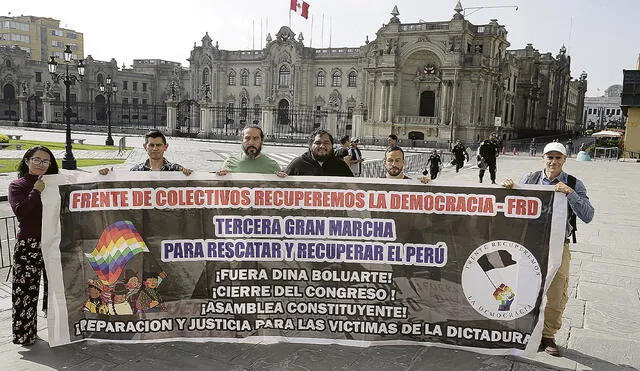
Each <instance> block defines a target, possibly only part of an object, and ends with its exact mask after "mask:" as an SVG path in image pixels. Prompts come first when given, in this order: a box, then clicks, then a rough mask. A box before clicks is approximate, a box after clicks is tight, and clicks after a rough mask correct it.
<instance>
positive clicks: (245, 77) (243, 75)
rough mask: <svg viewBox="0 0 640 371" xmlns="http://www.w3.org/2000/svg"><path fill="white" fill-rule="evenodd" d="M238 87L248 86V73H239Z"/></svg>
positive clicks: (243, 71) (244, 71)
mask: <svg viewBox="0 0 640 371" xmlns="http://www.w3.org/2000/svg"><path fill="white" fill-rule="evenodd" d="M240 85H242V86H247V85H249V71H247V70H242V72H240Z"/></svg>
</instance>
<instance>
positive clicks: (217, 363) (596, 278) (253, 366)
mask: <svg viewBox="0 0 640 371" xmlns="http://www.w3.org/2000/svg"><path fill="white" fill-rule="evenodd" d="M178 142H180V144H177V143H178ZM212 146H213V145H212V144H210V143H209V144H206V145H204V146H200V145H198V144H196V142H193V143H190V142H188V141H184V143H183V142H182V141H178V140H174V141H172V142H171V145H170V147H169V151H170V152H169V153H168V154H167V157H168V158H171V159H173V160H175V161H176V162H180V163H185V164H197V166H194V168H196V170H198V169H199V168H202V169H207V171H210V169H211V167H212V166H216V164H218V163H219V162H220V161H222V158H220V156H218V155H217V154H216V152H215V151H214V150H212V148H211V147H212ZM207 147H208V148H207ZM215 147H216V148H217V145H216V146H215ZM236 148H237V147H236ZM269 150H271V151H272V152H274V153H277V152H278V151H277V150H274V149H273V148H269ZM301 151H302V150H301ZM372 155H373V154H372ZM140 158H142V159H144V158H145V154H144V152H142V153H141V154H140V153H138V151H137V150H134V151H133V152H132V153H130V154H129V156H128V159H127V162H126V165H123V166H124V167H126V166H129V165H130V164H131V163H135V162H138V161H139V160H140ZM541 167H542V160H541V159H540V158H531V157H528V156H501V157H500V158H499V159H498V179H503V178H505V177H511V178H515V179H519V178H520V176H521V175H522V174H524V173H525V172H528V171H534V170H538V169H540V168H541ZM565 170H567V171H568V172H569V173H572V174H574V175H576V176H577V177H578V178H580V179H582V180H583V181H584V182H585V184H586V186H587V189H588V191H589V196H590V198H591V200H592V203H593V205H594V207H595V209H596V214H595V218H594V220H593V221H592V222H591V223H590V224H584V223H582V222H580V221H579V222H578V244H575V245H572V247H571V248H572V254H573V257H572V262H571V277H570V298H569V303H568V307H567V310H566V311H565V318H564V326H563V328H562V330H561V331H560V333H559V334H558V336H557V341H558V343H559V345H561V346H562V347H563V348H568V349H567V350H566V351H565V352H564V353H563V354H564V357H563V358H554V357H551V356H548V355H546V354H544V353H538V354H537V355H536V357H535V358H533V359H519V358H514V357H498V356H486V355H481V354H476V353H472V352H464V351H453V350H448V349H442V348H437V347H423V346H381V347H371V348H357V347H346V346H333V345H332V346H327V345H309V344H272V345H264V344H235V343H214V342H209V343H187V342H169V343H157V344H109V343H98V342H80V343H76V344H70V345H66V346H62V347H57V348H49V346H48V344H47V343H46V339H47V329H46V322H45V321H44V318H42V321H40V333H39V335H40V336H41V337H42V338H43V339H44V340H43V341H39V342H37V343H36V344H35V345H34V346H32V347H29V348H27V347H20V346H16V345H13V344H12V343H11V335H10V334H11V309H10V307H11V297H10V287H9V286H10V284H7V283H5V282H4V281H3V279H4V277H6V274H7V272H6V270H0V278H1V279H2V281H3V283H2V284H1V285H0V352H1V353H0V354H1V355H0V360H1V362H2V363H1V366H0V368H1V369H7V370H51V369H65V370H112V369H113V370H126V369H135V370H177V369H189V370H367V371H369V370H558V369H560V370H635V369H638V368H640V319H639V316H638V313H640V213H638V210H640V199H639V198H638V197H635V196H634V195H633V191H634V190H635V189H637V184H640V164H637V163H619V162H589V163H586V162H576V161H574V160H573V159H569V160H568V162H567V164H566V165H565ZM487 177H488V174H486V175H485V182H486V181H487V180H488V179H487ZM436 182H437V183H439V184H443V185H446V184H477V182H478V179H477V169H474V168H472V167H467V168H464V169H463V170H461V172H460V173H459V174H456V173H455V171H453V169H451V168H447V169H445V170H444V171H443V172H442V174H441V175H440V176H439V177H438V180H436ZM487 186H488V187H491V185H487Z"/></svg>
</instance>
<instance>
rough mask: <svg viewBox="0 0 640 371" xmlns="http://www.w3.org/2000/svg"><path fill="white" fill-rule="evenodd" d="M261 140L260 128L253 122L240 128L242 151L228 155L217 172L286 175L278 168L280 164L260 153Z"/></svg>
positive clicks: (262, 140)
mask: <svg viewBox="0 0 640 371" xmlns="http://www.w3.org/2000/svg"><path fill="white" fill-rule="evenodd" d="M263 142H264V133H263V132H262V128H261V127H260V126H258V125H253V124H251V125H247V126H246V127H245V128H244V129H243V130H242V153H239V154H236V155H232V156H229V158H227V159H226V160H225V161H224V163H223V164H222V168H221V170H219V171H218V172H217V174H218V175H227V174H229V173H257V174H276V175H278V176H279V177H286V176H287V174H286V173H284V172H283V171H281V170H280V165H278V163H277V162H275V161H274V160H272V159H270V158H269V157H267V156H266V155H264V154H262V153H261V152H262V143H263Z"/></svg>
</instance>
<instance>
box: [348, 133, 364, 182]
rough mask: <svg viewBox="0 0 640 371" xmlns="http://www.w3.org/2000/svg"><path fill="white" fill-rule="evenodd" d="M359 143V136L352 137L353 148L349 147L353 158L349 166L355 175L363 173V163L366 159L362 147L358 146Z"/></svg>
mask: <svg viewBox="0 0 640 371" xmlns="http://www.w3.org/2000/svg"><path fill="white" fill-rule="evenodd" d="M359 144H360V139H359V138H356V137H353V138H351V148H350V149H349V156H351V159H350V160H349V167H350V168H351V172H352V173H353V176H360V173H362V163H363V162H364V160H363V159H362V152H360V148H358V145H359Z"/></svg>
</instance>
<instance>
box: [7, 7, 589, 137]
mask: <svg viewBox="0 0 640 371" xmlns="http://www.w3.org/2000/svg"><path fill="white" fill-rule="evenodd" d="M454 11H455V13H454V14H453V17H452V19H451V20H448V21H442V22H420V23H402V22H401V20H400V18H399V12H398V10H397V8H395V7H394V9H393V11H392V13H391V18H390V20H389V22H388V23H387V24H384V25H383V26H382V27H381V28H380V29H379V30H378V31H377V32H376V38H375V39H374V40H372V41H369V40H366V41H365V43H364V45H361V46H357V47H341V48H325V49H317V48H310V47H307V46H305V44H304V37H303V35H302V34H301V33H300V34H298V35H296V34H295V33H294V32H293V31H292V30H291V29H289V28H288V27H281V28H280V30H279V31H278V32H277V33H276V34H275V35H274V37H272V36H271V35H270V34H269V35H268V36H267V39H266V45H265V47H264V48H263V49H261V50H235V51H234V50H225V49H223V48H220V46H219V44H218V41H215V42H214V41H213V40H212V38H211V37H210V36H209V35H208V34H205V36H204V37H203V38H202V40H201V44H200V45H198V46H196V45H194V47H193V49H192V51H191V53H190V57H189V63H190V65H189V67H188V68H185V67H183V66H181V65H180V64H178V63H175V62H168V61H163V60H134V64H133V66H131V68H124V66H123V67H122V68H118V66H117V63H116V61H115V60H112V61H110V62H101V61H96V60H93V58H92V57H91V56H88V57H87V61H86V63H85V65H86V79H85V80H86V83H83V84H82V85H80V86H75V87H74V92H73V93H74V99H76V100H78V101H82V102H88V103H89V104H90V105H91V109H90V112H88V113H79V114H78V117H80V118H84V121H86V122H98V123H100V122H102V120H103V117H104V115H103V114H102V115H101V114H100V113H101V112H103V111H104V97H103V95H102V94H101V93H100V91H99V89H98V86H99V84H100V82H101V81H103V80H104V78H105V77H106V76H107V75H110V76H111V77H112V78H113V80H114V81H116V82H117V83H118V84H119V85H120V90H119V92H118V95H117V97H116V100H115V102H117V103H116V115H115V116H114V117H115V118H114V119H115V122H116V125H117V124H118V123H119V122H120V124H123V122H124V123H129V125H131V121H132V120H133V121H134V122H135V121H136V120H137V122H138V123H139V122H141V121H144V120H147V121H153V125H154V126H155V125H157V126H166V127H167V128H168V129H180V130H185V128H187V127H188V129H187V130H188V132H190V133H191V132H194V131H195V132H198V133H199V134H201V135H203V136H208V135H209V134H220V133H223V134H229V131H230V130H231V132H235V130H238V129H239V128H241V127H242V125H244V124H246V123H249V122H256V123H261V124H262V125H263V126H264V127H265V128H266V129H268V131H269V132H270V133H271V134H289V135H295V134H300V135H304V134H308V133H309V132H310V131H312V130H313V129H315V128H317V127H326V128H328V129H329V130H331V131H332V132H334V134H335V135H336V136H340V135H343V134H350V135H357V136H360V137H364V138H370V137H377V138H380V137H386V136H387V135H389V134H396V135H398V136H399V137H400V138H408V139H417V140H419V139H424V140H426V141H435V142H447V141H450V140H451V139H452V138H453V139H462V140H464V141H467V142H477V141H479V140H480V139H482V138H484V137H487V136H488V135H489V133H490V132H493V131H496V130H498V131H499V132H500V134H501V136H502V137H503V138H504V139H511V138H517V137H523V136H532V135H541V134H544V133H555V132H562V131H569V130H575V129H576V127H577V126H579V125H580V123H581V122H582V112H583V105H584V93H585V91H586V86H587V84H586V74H582V75H581V77H580V79H578V80H573V79H572V78H571V72H570V65H571V59H570V57H569V56H567V55H566V50H565V49H564V47H562V48H561V49H560V52H559V53H558V54H557V55H556V56H555V57H554V56H552V55H551V53H544V54H542V53H540V52H538V51H537V50H535V49H534V48H533V46H532V45H531V44H529V45H527V46H526V47H525V48H524V49H519V50H509V49H508V48H509V47H510V44H509V42H508V40H507V31H506V29H505V27H504V26H503V25H500V24H499V23H498V22H497V20H491V22H490V23H489V24H485V25H474V24H471V23H470V22H469V21H467V20H465V19H464V16H463V15H462V11H463V8H462V6H461V5H460V3H458V4H457V6H456V8H455V9H454ZM17 52H18V51H15V50H10V51H9V50H7V49H5V50H4V51H3V52H2V54H1V55H2V58H4V62H5V64H4V67H5V68H2V67H0V84H2V86H3V91H2V94H3V96H2V97H0V99H5V100H6V99H8V98H10V95H11V94H12V93H13V94H14V97H15V96H19V95H20V94H21V93H22V94H24V95H25V96H28V97H31V96H34V97H36V98H37V97H43V96H51V97H57V96H59V92H60V88H59V87H55V86H54V87H52V88H48V87H47V86H46V83H45V82H44V80H43V79H44V78H45V77H48V76H43V75H46V64H44V63H41V62H40V63H39V64H38V63H37V62H33V61H28V60H26V59H25V60H23V59H22V58H20V57H19V56H16V55H17V54H16V53H17ZM8 59H11V61H10V62H9V64H10V65H11V64H12V63H13V66H16V65H20V66H21V68H19V69H18V70H16V69H15V68H14V69H13V70H11V69H10V68H6V60H8ZM38 73H39V74H40V75H38ZM22 82H25V84H24V87H23V85H21V84H22ZM7 85H9V86H10V87H9V88H7ZM157 105H162V106H163V107H164V108H162V109H157V107H156V106H157ZM164 105H166V106H164ZM141 107H147V109H149V107H152V108H151V109H152V111H153V112H152V113H150V112H148V111H142V112H141ZM132 108H134V109H133V111H132ZM36 111H37V110H36ZM158 112H160V113H158ZM167 115H168V116H167ZM172 115H175V116H176V117H175V118H172ZM54 116H55V115H54ZM143 117H144V119H143ZM36 118H37V112H36ZM54 120H55V117H54ZM268 134H269V133H268Z"/></svg>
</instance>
